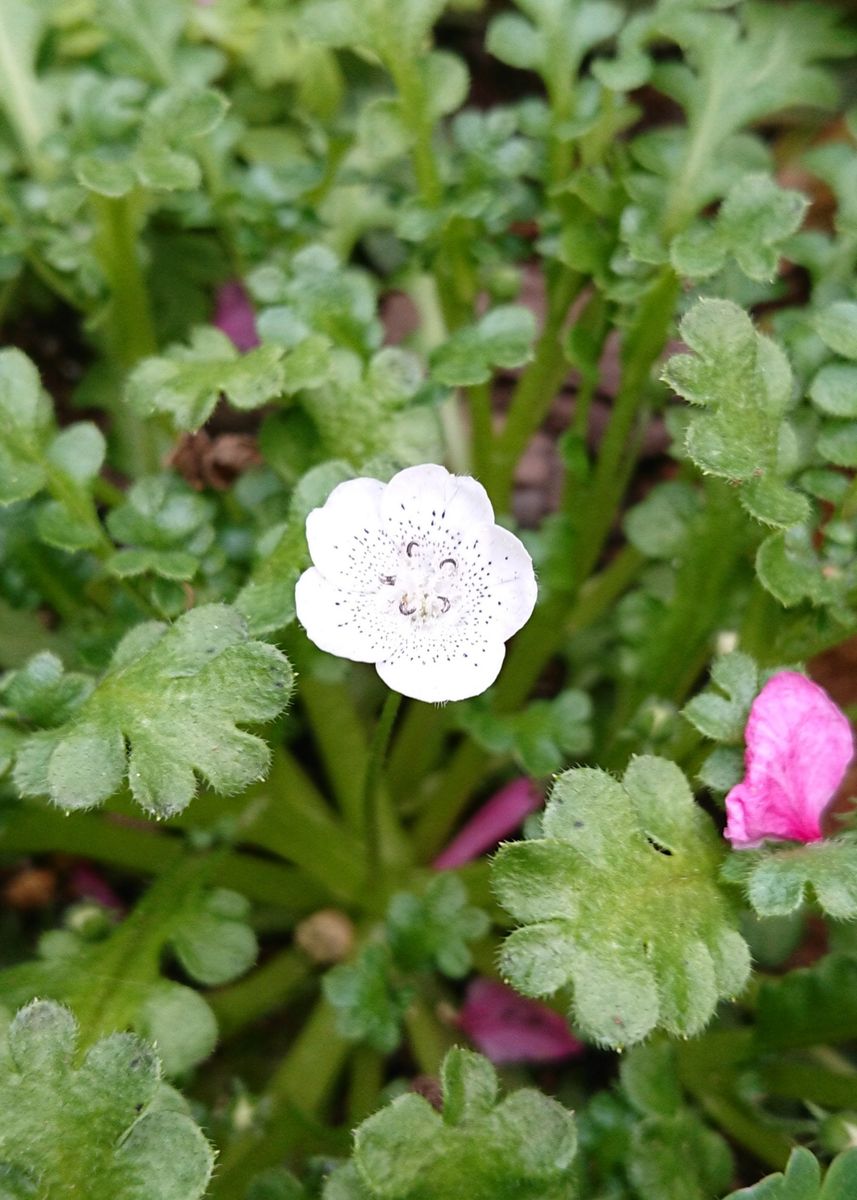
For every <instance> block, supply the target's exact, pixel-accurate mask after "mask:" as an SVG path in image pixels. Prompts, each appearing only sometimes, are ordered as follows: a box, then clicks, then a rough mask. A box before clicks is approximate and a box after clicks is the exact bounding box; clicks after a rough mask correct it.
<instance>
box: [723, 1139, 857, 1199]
mask: <svg viewBox="0 0 857 1200" xmlns="http://www.w3.org/2000/svg"><path fill="white" fill-rule="evenodd" d="M840 1159H850V1162H847V1163H846V1164H845V1172H844V1173H847V1174H850V1173H852V1172H853V1171H854V1167H855V1163H857V1155H855V1153H854V1152H853V1151H847V1152H846V1153H845V1154H842V1155H839V1157H838V1158H836V1159H834V1161H833V1163H832V1164H831V1167H830V1172H829V1174H832V1175H833V1183H834V1190H832V1191H830V1192H828V1190H827V1184H826V1181H825V1186H824V1187H823V1188H822V1187H821V1167H820V1166H819V1163H818V1159H817V1158H816V1157H815V1155H814V1154H813V1153H812V1152H811V1151H810V1150H807V1149H806V1147H805V1146H798V1147H796V1148H795V1149H794V1150H792V1152H791V1154H790V1155H789V1161H788V1164H787V1165H786V1170H785V1174H783V1172H782V1171H778V1172H777V1173H776V1175H766V1176H765V1178H764V1179H762V1180H760V1182H759V1183H756V1184H754V1185H753V1186H752V1187H748V1188H741V1190H740V1191H739V1192H730V1193H729V1195H728V1196H727V1197H726V1200H846V1196H847V1193H845V1192H841V1193H840V1192H837V1191H836V1174H834V1167H835V1166H836V1164H837V1163H838V1162H839V1161H840ZM837 1173H838V1169H837ZM852 1178H853V1175H852Z"/></svg>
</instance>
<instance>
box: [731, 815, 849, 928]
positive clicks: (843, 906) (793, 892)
mask: <svg viewBox="0 0 857 1200" xmlns="http://www.w3.org/2000/svg"><path fill="white" fill-rule="evenodd" d="M724 877H725V878H726V879H728V880H729V881H730V882H732V883H737V884H739V885H740V886H741V887H742V889H743V890H744V892H745V894H746V896H747V899H748V900H749V901H750V904H751V905H752V906H753V909H754V910H755V912H756V913H758V915H759V916H760V917H777V916H784V915H786V914H787V913H790V912H794V911H795V909H797V908H799V907H800V906H801V905H802V904H803V903H804V902H805V901H806V899H807V897H808V895H809V894H810V889H811V892H812V894H813V895H814V897H815V899H816V900H817V902H818V904H819V906H820V908H822V909H823V911H824V912H826V913H827V914H828V916H830V917H833V918H834V919H835V920H839V921H848V920H853V919H854V917H857V835H847V834H845V835H843V836H842V837H838V838H825V839H824V841H820V842H810V843H808V844H807V845H804V846H796V847H789V848H786V849H770V848H767V849H763V850H742V851H738V852H736V853H734V854H732V855H731V856H730V858H729V860H728V862H727V864H726V865H725V866H724Z"/></svg>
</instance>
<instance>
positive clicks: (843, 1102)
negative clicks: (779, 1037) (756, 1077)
mask: <svg viewBox="0 0 857 1200" xmlns="http://www.w3.org/2000/svg"><path fill="white" fill-rule="evenodd" d="M760 1076H761V1083H762V1087H763V1088H764V1089H765V1091H767V1092H770V1093H771V1095H772V1096H783V1097H785V1098H787V1099H789V1100H804V1101H807V1100H808V1101H810V1102H811V1103H813V1104H823V1105H824V1106H825V1107H829V1108H854V1107H855V1106H857V1075H855V1073H854V1071H853V1070H852V1071H850V1072H848V1073H844V1072H841V1071H830V1070H828V1069H827V1068H825V1067H818V1066H815V1065H813V1064H811V1063H795V1062H784V1061H777V1062H771V1063H768V1064H767V1065H765V1066H763V1067H761V1068H760Z"/></svg>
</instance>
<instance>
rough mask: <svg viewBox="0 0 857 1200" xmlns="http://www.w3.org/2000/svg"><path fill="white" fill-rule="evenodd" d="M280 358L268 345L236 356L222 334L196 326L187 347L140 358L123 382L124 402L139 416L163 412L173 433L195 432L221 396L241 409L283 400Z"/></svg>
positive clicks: (278, 349)
mask: <svg viewBox="0 0 857 1200" xmlns="http://www.w3.org/2000/svg"><path fill="white" fill-rule="evenodd" d="M282 358H283V351H282V349H281V348H280V347H279V346H270V345H269V346H259V347H257V348H256V349H255V350H250V351H248V352H247V353H246V354H240V353H239V352H238V350H236V348H235V346H234V345H233V344H232V341H231V340H230V339H229V338H228V337H227V336H226V334H225V333H222V332H221V331H220V330H219V329H214V328H210V327H205V326H199V327H197V328H196V329H195V330H193V332H192V333H191V337H190V344H189V345H188V346H178V345H176V346H171V347H170V348H169V349H168V350H167V351H166V353H165V354H164V355H163V356H162V357H159V358H145V359H143V361H142V362H141V363H139V364H138V365H137V366H136V367H135V368H134V370H133V371H132V372H131V375H130V376H129V378H128V383H127V386H126V392H125V399H126V401H127V403H128V404H130V405H131V407H132V408H133V409H134V410H135V411H136V412H138V413H139V414H140V416H144V417H148V416H151V415H152V413H156V412H164V413H168V414H169V415H170V416H171V417H172V419H173V421H174V423H175V425H176V427H177V428H179V429H185V430H196V429H199V427H200V426H201V425H203V424H205V422H206V421H207V420H208V418H209V417H210V416H211V414H212V412H213V411H214V406H215V404H216V403H217V400H218V397H219V396H220V394H221V393H223V394H224V395H225V396H226V397H227V398H228V400H229V402H230V403H231V404H232V405H233V406H234V407H235V408H240V409H252V408H260V407H261V406H262V405H263V404H267V403H268V401H269V400H274V399H276V398H277V397H278V396H280V395H282V393H283V391H284V389H285V374H284V367H283V363H282Z"/></svg>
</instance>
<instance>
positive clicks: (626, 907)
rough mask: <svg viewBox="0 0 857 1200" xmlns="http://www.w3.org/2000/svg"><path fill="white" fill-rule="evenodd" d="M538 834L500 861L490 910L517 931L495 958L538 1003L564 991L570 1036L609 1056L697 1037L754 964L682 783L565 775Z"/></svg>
mask: <svg viewBox="0 0 857 1200" xmlns="http://www.w3.org/2000/svg"><path fill="white" fill-rule="evenodd" d="M543 830H544V836H543V837H542V838H540V839H536V840H532V841H527V842H519V843H513V844H511V845H508V846H504V847H503V848H502V849H501V850H500V852H499V854H498V855H497V857H496V859H495V860H494V868H493V883H494V888H495V891H496V893H497V896H498V899H499V900H500V903H501V904H502V905H503V907H504V908H506V909H508V911H509V912H510V913H511V914H512V916H513V917H515V918H516V919H517V920H518V921H519V922H522V923H523V924H522V927H521V928H520V929H518V930H516V931H515V932H514V933H512V934H511V935H510V936H509V938H508V939H507V941H506V943H505V946H504V948H503V953H502V958H501V964H502V968H503V971H504V974H505V975H506V976H507V978H508V979H509V981H510V982H511V983H512V984H513V985H514V986H515V987H516V988H517V989H518V990H519V991H522V992H524V993H525V994H526V995H533V996H539V995H547V994H549V993H551V992H554V991H556V990H557V989H558V988H560V987H562V986H563V985H566V984H569V985H572V987H573V1004H572V1021H573V1023H574V1025H575V1027H576V1028H578V1029H580V1030H581V1031H582V1032H583V1033H584V1034H586V1035H588V1036H589V1037H591V1038H593V1039H594V1040H596V1041H598V1042H600V1043H602V1044H604V1045H609V1046H625V1045H629V1044H631V1043H633V1042H637V1041H640V1040H641V1039H643V1038H644V1037H646V1035H647V1034H648V1033H650V1032H651V1031H652V1030H653V1029H655V1028H658V1027H661V1028H664V1029H666V1030H668V1031H669V1032H671V1033H678V1034H687V1035H690V1034H693V1033H696V1032H698V1031H699V1030H700V1029H702V1028H703V1027H704V1025H705V1024H706V1023H707V1022H708V1021H709V1020H710V1019H711V1016H712V1015H713V1012H714V1008H715V1006H716V1004H717V1001H718V1000H719V999H720V998H721V997H727V996H734V995H735V994H736V993H737V992H739V991H740V990H741V988H742V987H743V986H744V983H745V982H746V979H747V975H748V973H749V969H750V960H749V953H748V950H747V946H746V944H745V943H744V940H743V938H742V937H741V936H740V934H739V933H738V931H737V928H736V925H737V916H736V914H735V913H734V912H733V911H732V908H731V905H730V903H729V901H728V900H727V898H726V896H725V894H724V892H723V891H722V890H721V888H720V887H719V886H718V882H717V872H718V869H719V866H720V863H721V861H722V857H723V853H724V850H723V846H722V843H721V839H720V838H719V837H718V836H717V833H716V832H715V830H714V827H713V825H712V824H711V821H710V819H709V818H708V817H707V816H706V815H705V814H704V813H703V812H702V810H701V809H699V808H697V807H696V805H695V804H694V801H693V796H692V795H691V792H690V789H689V787H688V785H687V782H686V780H685V778H684V776H683V775H682V773H681V772H680V771H679V770H678V768H677V767H676V766H675V765H674V764H673V763H670V762H668V761H666V760H665V759H660V758H653V757H647V756H644V757H640V758H636V759H633V760H632V762H631V765H630V766H629V768H628V770H627V772H626V774H625V778H624V780H623V782H622V783H619V782H617V781H616V780H615V779H613V778H612V777H611V776H609V775H607V774H606V773H605V772H603V771H598V770H593V769H590V768H578V769H575V770H571V771H566V772H565V773H564V774H563V775H561V776H560V777H559V778H558V780H557V782H556V785H555V787H554V791H553V793H552V795H551V798H550V801H549V803H548V806H547V809H546V811H545V815H544V820H543Z"/></svg>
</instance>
